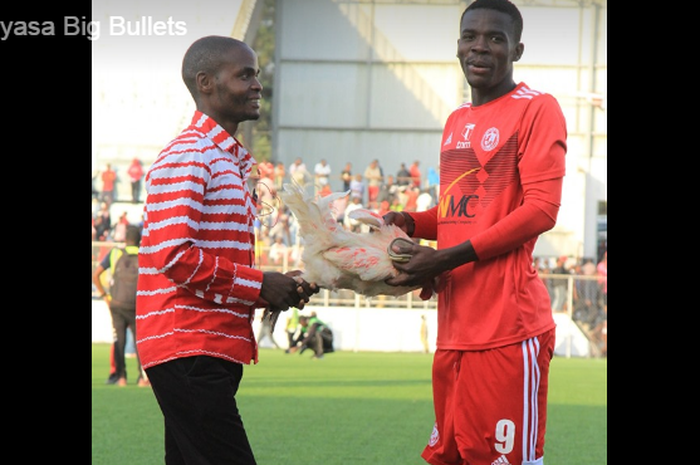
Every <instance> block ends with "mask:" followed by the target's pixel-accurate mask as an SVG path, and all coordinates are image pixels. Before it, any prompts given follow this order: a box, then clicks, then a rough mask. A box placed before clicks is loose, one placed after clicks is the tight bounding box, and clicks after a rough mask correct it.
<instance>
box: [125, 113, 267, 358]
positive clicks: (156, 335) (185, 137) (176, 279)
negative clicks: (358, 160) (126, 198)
mask: <svg viewBox="0 0 700 465" xmlns="http://www.w3.org/2000/svg"><path fill="white" fill-rule="evenodd" d="M255 163H256V162H255V160H254V159H253V157H252V155H251V154H250V153H248V151H247V150H246V149H245V148H244V147H243V146H242V145H241V144H240V143H239V142H238V141H237V140H236V139H235V137H233V136H232V135H231V134H228V133H227V132H226V131H225V130H224V129H223V128H222V127H221V126H219V125H218V124H217V123H216V122H215V121H214V120H213V119H211V118H210V117H208V116H207V115H205V114H203V113H201V112H199V111H196V112H195V114H194V116H193V118H192V122H191V123H190V126H189V127H187V128H186V129H185V130H183V131H182V132H181V133H180V135H179V136H178V137H176V138H175V139H174V140H173V141H172V142H170V143H169V144H168V145H167V146H166V147H165V148H164V149H163V151H162V152H161V153H160V155H159V156H158V158H157V159H156V161H155V162H154V163H153V165H152V166H151V168H150V169H149V170H148V173H147V175H146V192H147V198H146V204H145V208H144V227H143V237H142V240H141V247H140V249H139V282H138V293H137V300H136V330H137V331H136V334H137V340H136V344H137V348H138V353H139V357H140V360H141V364H142V365H143V367H144V368H148V367H152V366H154V365H158V364H160V363H163V362H167V361H169V360H173V359H176V358H181V357H189V356H193V355H209V356H213V357H220V358H223V359H226V360H229V361H233V362H237V363H243V364H250V363H251V360H253V361H255V363H257V361H258V348H257V343H256V340H255V337H254V334H253V328H252V321H253V317H254V316H255V308H256V302H257V301H258V298H259V296H260V289H261V286H262V272H261V271H260V270H257V269H254V268H253V266H254V263H255V260H254V258H255V257H254V251H255V248H254V244H255V232H254V228H253V222H254V219H255V217H254V213H255V205H254V200H253V198H252V196H251V193H250V191H249V189H248V188H247V186H246V180H247V179H248V177H249V175H250V172H251V170H252V168H253V165H254V164H255ZM257 306H259V305H257Z"/></svg>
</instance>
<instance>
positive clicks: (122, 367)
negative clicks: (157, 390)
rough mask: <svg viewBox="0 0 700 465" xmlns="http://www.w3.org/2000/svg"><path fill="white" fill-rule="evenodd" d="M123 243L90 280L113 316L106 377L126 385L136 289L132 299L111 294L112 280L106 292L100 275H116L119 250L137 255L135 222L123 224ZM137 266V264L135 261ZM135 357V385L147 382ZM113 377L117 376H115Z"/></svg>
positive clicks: (113, 277) (138, 240) (112, 291)
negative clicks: (110, 361)
mask: <svg viewBox="0 0 700 465" xmlns="http://www.w3.org/2000/svg"><path fill="white" fill-rule="evenodd" d="M124 241H125V244H126V245H125V247H123V248H122V247H114V248H113V249H112V250H111V251H110V252H109V253H108V254H107V255H105V257H104V258H103V259H102V261H101V262H100V264H99V265H97V268H95V271H94V273H93V275H92V282H93V284H94V285H95V288H96V289H97V292H98V294H99V296H100V297H101V298H103V299H104V300H105V302H106V303H107V305H108V306H109V313H110V314H111V316H112V329H113V332H114V336H115V344H114V346H113V352H112V354H111V356H110V357H111V358H112V359H113V362H114V372H113V374H112V373H110V377H109V379H108V380H107V382H108V384H116V385H117V386H126V385H127V372H126V341H127V336H126V332H127V330H129V331H131V334H132V336H133V338H134V340H136V304H135V300H136V289H135V288H134V289H133V291H134V295H133V301H131V300H130V301H128V302H127V301H126V300H124V301H122V300H121V299H119V298H118V297H115V295H114V284H113V283H112V284H110V286H109V288H110V289H109V292H107V290H106V289H105V286H104V283H103V281H102V279H103V275H105V274H106V272H107V271H109V275H110V276H111V277H112V281H113V280H114V279H115V270H116V267H117V263H118V262H119V259H120V258H121V256H122V254H125V253H126V254H131V255H138V253H139V244H140V242H141V232H140V231H139V228H138V227H137V226H133V225H130V226H128V227H127V228H126V232H125V233H124ZM135 266H138V265H135ZM136 359H137V370H138V373H139V374H138V379H137V380H136V384H137V385H138V386H142V387H143V386H149V385H150V383H149V382H148V376H146V373H145V372H144V371H143V369H142V367H141V363H140V360H139V358H138V356H137V357H136ZM115 378H116V380H114V379H115Z"/></svg>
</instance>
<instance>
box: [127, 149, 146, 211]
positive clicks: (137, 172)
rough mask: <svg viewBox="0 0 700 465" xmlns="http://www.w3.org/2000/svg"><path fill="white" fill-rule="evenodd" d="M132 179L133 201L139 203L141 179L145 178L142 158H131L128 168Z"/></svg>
mask: <svg viewBox="0 0 700 465" xmlns="http://www.w3.org/2000/svg"><path fill="white" fill-rule="evenodd" d="M126 173H127V174H128V175H129V179H130V180H131V202H132V203H139V202H140V201H141V180H142V179H143V174H144V173H143V165H141V160H139V159H138V158H136V157H134V159H133V160H131V164H130V165H129V168H128V169H127V170H126Z"/></svg>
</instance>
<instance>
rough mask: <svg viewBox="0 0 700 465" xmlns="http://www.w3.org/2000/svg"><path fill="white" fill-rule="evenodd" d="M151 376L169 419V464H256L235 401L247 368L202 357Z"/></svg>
mask: <svg viewBox="0 0 700 465" xmlns="http://www.w3.org/2000/svg"><path fill="white" fill-rule="evenodd" d="M146 374H147V375H148V379H149V380H150V381H151V387H152V389H153V393H154V394H155V396H156V399H157V400H158V404H159V405H160V409H161V411H162V412H163V417H164V419H165V463H166V464H167V465H184V464H187V465H223V464H226V465H255V463H256V462H255V457H254V455H253V451H252V449H251V447H250V443H249V442H248V435H247V434H246V431H245V428H244V427H243V421H242V419H241V416H240V415H239V413H238V406H237V405H236V398H235V395H236V392H237V391H238V386H239V384H240V382H241V378H242V376H243V365H241V364H239V363H233V362H229V361H227V360H223V359H220V358H216V357H207V356H203V355H199V356H194V357H187V358H180V359H176V360H171V361H169V362H165V363H162V364H159V365H156V366H153V367H150V368H148V369H146Z"/></svg>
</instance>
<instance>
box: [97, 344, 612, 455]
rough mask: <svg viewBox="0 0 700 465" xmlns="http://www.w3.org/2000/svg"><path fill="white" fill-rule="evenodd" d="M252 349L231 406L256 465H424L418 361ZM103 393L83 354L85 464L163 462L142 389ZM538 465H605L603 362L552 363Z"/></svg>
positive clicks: (425, 405) (423, 386) (429, 415)
mask: <svg viewBox="0 0 700 465" xmlns="http://www.w3.org/2000/svg"><path fill="white" fill-rule="evenodd" d="M310 355H311V353H310V352H305V353H304V354H302V355H299V354H285V353H284V351H282V350H274V349H261V351H260V363H258V365H250V366H246V367H245V368H244V374H243V381H242V382H241V387H240V389H239V393H238V397H237V399H238V403H239V409H240V412H241V415H242V417H243V422H244V424H245V426H246V429H247V431H248V435H249V439H250V442H251V444H252V446H253V450H254V452H255V455H256V458H257V461H258V464H259V465H356V464H357V465H360V464H362V465H421V464H422V465H424V464H425V463H426V462H425V461H423V459H422V458H421V457H420V453H421V451H422V450H423V448H424V447H425V445H426V443H427V442H428V439H429V437H430V432H431V430H432V425H433V411H432V397H431V387H430V370H431V362H432V355H430V354H422V353H383V352H357V353H356V352H349V351H348V352H345V351H341V352H335V353H332V354H327V355H326V356H325V358H324V359H323V360H311V359H310V358H309V357H310ZM127 369H128V375H129V386H127V387H117V386H112V385H105V380H106V379H107V375H108V373H109V345H108V344H93V345H92V464H93V465H117V464H123V463H128V464H130V465H154V464H162V463H164V462H163V420H162V416H161V413H160V410H159V408H158V404H157V403H156V400H155V397H154V396H153V392H152V391H151V389H150V388H139V387H137V386H136V385H135V382H136V375H137V374H136V371H135V360H134V359H133V358H130V359H127ZM547 428H548V429H547V436H546V444H545V463H546V464H548V465H550V464H551V465H605V464H607V359H585V358H563V357H555V358H554V360H553V361H552V366H551V370H550V395H549V411H548V425H547Z"/></svg>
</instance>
